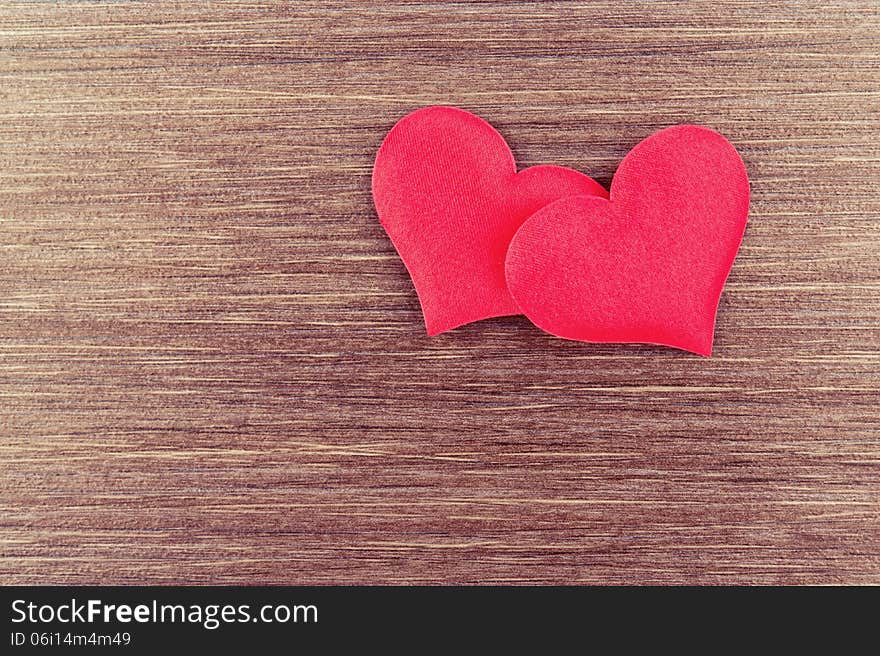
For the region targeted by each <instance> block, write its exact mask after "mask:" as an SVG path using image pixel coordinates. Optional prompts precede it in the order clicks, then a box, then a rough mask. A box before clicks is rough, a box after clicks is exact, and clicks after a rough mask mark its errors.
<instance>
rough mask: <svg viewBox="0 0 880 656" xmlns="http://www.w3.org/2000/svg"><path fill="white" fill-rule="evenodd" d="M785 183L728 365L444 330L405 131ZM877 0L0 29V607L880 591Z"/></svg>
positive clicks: (737, 311)
mask: <svg viewBox="0 0 880 656" xmlns="http://www.w3.org/2000/svg"><path fill="white" fill-rule="evenodd" d="M428 104H451V105H457V106H460V107H463V108H466V109H468V110H471V111H473V112H476V113H478V114H479V115H481V116H483V117H484V118H486V119H487V120H489V121H491V122H492V123H493V124H494V125H495V126H497V128H498V129H499V130H500V131H501V132H502V134H503V135H504V136H505V137H506V138H507V140H508V141H509V143H510V144H511V147H512V148H513V150H514V153H515V155H516V157H517V160H518V163H519V164H520V166H523V167H525V166H530V165H534V164H541V163H556V164H562V165H565V166H570V167H573V168H577V169H579V170H582V171H584V172H586V173H588V174H590V175H593V176H594V177H596V178H597V179H598V180H600V181H601V182H603V183H605V184H607V183H608V182H610V180H611V177H612V175H613V173H614V170H615V167H616V166H617V164H618V162H619V161H620V159H621V158H622V157H623V155H624V154H625V153H626V152H627V151H628V150H629V149H630V148H631V147H632V146H633V145H634V144H635V143H637V142H638V141H639V140H641V139H642V138H644V137H645V136H647V135H648V134H650V133H651V132H653V131H655V130H657V129H659V128H662V127H665V126H667V125H670V124H674V123H681V122H696V123H700V124H703V125H707V126H710V127H712V128H714V129H716V130H718V131H720V132H721V133H723V134H724V135H725V136H727V137H728V138H729V139H730V140H731V141H732V142H733V143H734V144H735V145H736V146H737V148H738V149H739V150H740V152H741V153H742V155H743V157H744V159H745V162H746V165H747V168H748V170H749V173H750V176H751V179H752V185H753V187H752V188H753V202H752V211H751V222H750V225H749V228H748V230H747V232H746V237H745V241H744V243H743V247H742V250H741V252H740V255H739V258H738V259H737V262H736V264H735V265H734V268H733V272H732V275H731V278H730V280H729V283H728V285H727V288H726V291H725V293H724V296H723V298H722V302H721V308H720V312H719V317H718V327H717V334H716V347H715V355H714V356H713V357H712V358H711V359H704V358H700V357H696V356H692V355H689V354H686V353H682V352H678V351H675V350H672V349H668V348H660V347H649V346H633V345H630V346H620V345H617V346H615V345H587V344H577V343H572V342H566V341H563V340H559V339H555V338H552V337H550V336H547V335H544V334H542V333H541V332H539V331H538V330H537V329H535V328H533V327H532V326H531V325H530V324H529V323H528V321H526V320H525V319H523V318H505V319H496V320H491V321H486V322H481V323H478V324H473V325H470V326H467V327H464V328H461V329H459V330H455V331H453V332H451V333H448V334H445V335H442V336H440V337H436V338H428V337H426V336H425V335H424V331H423V327H422V322H421V315H420V312H419V306H418V301H417V299H416V296H415V293H414V291H413V289H412V286H411V283H410V281H409V279H408V277H407V275H406V271H405V269H404V267H403V265H402V264H401V262H400V260H399V259H398V258H397V257H396V255H395V253H394V251H393V249H392V246H391V244H390V242H389V240H388V239H387V237H386V236H385V234H384V233H383V231H382V230H381V228H380V226H379V224H378V221H377V218H376V216H375V212H374V210H373V206H372V201H371V197H370V173H371V167H372V161H373V156H374V154H375V151H376V149H377V147H378V146H379V144H380V142H381V140H382V138H383V136H384V134H385V133H386V132H387V130H388V129H389V128H390V127H391V126H392V125H393V124H394V122H395V121H396V120H397V119H398V118H400V117H401V116H403V115H404V114H406V113H407V112H409V111H411V110H413V109H415V108H418V107H420V106H424V105H428ZM878 189H880V6H878V4H877V2H875V1H873V0H864V1H853V2H810V1H804V2H784V3H777V4H775V5H774V4H768V3H766V2H763V1H758V0H754V1H752V0H738V1H735V2H722V3H718V2H673V1H671V0H666V1H663V2H650V3H649V2H645V3H624V4H621V3H618V2H610V1H607V2H606V1H602V2H547V3H543V2H542V3H515V2H489V3H445V2H434V3H432V2H408V3H399V4H396V3H390V2H377V3H375V4H361V5H359V6H357V7H354V6H351V5H350V4H347V3H340V2H296V3H290V4H286V3H257V2H245V1H239V2H229V3H187V2H166V3H158V2H150V3H143V4H141V3H132V2H113V3H99V2H57V3H55V2H53V3H42V2H38V3H32V2H20V3H8V2H6V3H2V5H0V399H2V402H0V438H2V441H0V581H2V582H3V583H19V584H27V583H44V584H45V583H54V584H61V583H105V584H115V583H218V584H219V583H253V584H258V583H286V584H309V583H322V584H323V583H502V582H524V583H624V582H625V583H873V584H880V391H878V389H880V318H878V317H880V273H878V263H877V262H878V254H880V192H878Z"/></svg>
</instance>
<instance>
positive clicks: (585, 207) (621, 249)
mask: <svg viewBox="0 0 880 656" xmlns="http://www.w3.org/2000/svg"><path fill="white" fill-rule="evenodd" d="M373 198H374V200H375V203H376V210H377V212H378V214H379V219H380V221H381V222H382V225H383V226H384V228H385V230H386V231H387V232H388V235H389V236H390V237H391V241H392V242H393V243H394V246H395V247H396V248H397V251H398V253H400V256H401V258H402V259H403V262H404V264H405V265H406V267H407V269H408V270H409V273H410V275H411V277H412V280H413V283H414V284H415V288H416V291H417V293H418V295H419V300H420V301H421V305H422V311H423V313H424V316H425V325H426V327H427V330H428V334H430V335H436V334H438V333H442V332H444V331H447V330H451V329H453V328H456V327H458V326H461V325H463V324H466V323H470V322H472V321H478V320H480V319H487V318H489V317H497V316H504V315H511V314H520V313H522V314H525V315H526V316H527V317H528V318H529V319H530V320H531V321H532V322H533V323H534V324H535V325H536V326H538V327H539V328H541V329H543V330H545V331H547V332H549V333H551V334H553V335H557V336H559V337H564V338H567V339H574V340H580V341H587V342H642V343H651V344H663V345H667V346H673V347H676V348H680V349H684V350H687V351H692V352H694V353H699V354H702V355H706V356H708V355H711V352H712V340H713V334H714V329H715V313H716V311H717V307H718V300H719V298H720V296H721V290H722V288H723V287H724V283H725V281H726V279H727V275H728V273H729V272H730V267H731V266H732V265H733V260H734V258H735V257H736V253H737V250H738V249H739V245H740V242H741V241H742V236H743V232H744V231H745V226H746V220H747V217H748V208H749V182H748V178H747V176H746V171H745V166H744V165H743V162H742V159H741V158H740V156H739V155H738V154H737V152H736V150H735V149H734V148H733V146H732V145H731V144H730V143H728V141H727V140H726V139H724V137H722V136H721V135H719V134H717V133H715V132H713V131H712V130H708V129H706V128H702V127H697V126H693V125H679V126H675V127H671V128H667V129H665V130H661V131H660V132H657V133H656V134H654V135H652V136H650V137H648V138H647V139H645V140H644V141H642V142H641V143H639V144H638V145H637V146H636V147H635V148H633V150H632V151H631V152H630V153H629V154H628V155H627V156H626V157H625V158H624V159H623V162H621V164H620V166H619V168H618V169H617V172H616V173H615V175H614V180H613V182H612V183H611V193H610V194H609V193H607V192H606V191H605V189H603V188H602V187H601V186H600V185H599V184H598V183H596V182H595V181H593V180H592V179H591V178H589V177H587V176H585V175H583V174H582V173H578V172H577V171H574V170H571V169H568V168H564V167H561V166H534V167H531V168H527V169H525V170H523V171H520V172H519V173H517V171H516V164H515V162H514V159H513V154H512V153H511V151H510V148H509V147H508V146H507V143H506V142H505V141H504V139H503V138H502V137H501V135H500V134H498V132H496V131H495V129H494V128H492V126H491V125H489V124H488V123H486V122H485V121H483V120H482V119H480V118H478V117H476V116H474V115H473V114H470V113H468V112H465V111H463V110H460V109H455V108H452V107H427V108H425V109H420V110H418V111H416V112H413V113H412V114H409V115H408V116H406V117H404V118H403V119H401V120H400V122H398V123H397V125H395V126H394V128H393V129H392V130H391V131H390V132H389V133H388V136H387V137H386V138H385V141H384V142H383V143H382V147H381V148H380V149H379V153H378V155H377V156H376V164H375V168H374V170H373Z"/></svg>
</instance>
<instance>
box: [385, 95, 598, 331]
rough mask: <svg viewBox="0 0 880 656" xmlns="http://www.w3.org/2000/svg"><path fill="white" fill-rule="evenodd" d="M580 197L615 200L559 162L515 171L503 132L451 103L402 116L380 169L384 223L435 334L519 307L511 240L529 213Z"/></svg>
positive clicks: (516, 310) (429, 328)
mask: <svg viewBox="0 0 880 656" xmlns="http://www.w3.org/2000/svg"><path fill="white" fill-rule="evenodd" d="M578 194H589V195H594V196H600V197H607V193H606V191H605V190H604V189H603V188H602V187H601V186H600V185H599V184H597V183H596V182H594V181H593V180H592V179H590V178H589V177H587V176H586V175H583V174H582V173H578V172H577V171H573V170H571V169H568V168H564V167H561V166H535V167H531V168H527V169H525V170H523V171H521V172H519V173H517V172H516V164H515V162H514V158H513V153H512V152H511V151H510V148H509V147H508V146H507V143H506V142H505V141H504V139H503V138H502V137H501V135H500V134H498V132H496V131H495V129H494V128H492V126H491V125H489V124H488V123H486V122H485V121H483V120H482V119H480V118H478V117H477V116H474V115H473V114H470V113H468V112H466V111H463V110H461V109H455V108H452V107H427V108H425V109H420V110H418V111H416V112H413V113H412V114H409V115H407V116H405V117H404V118H402V119H401V120H400V121H399V122H398V123H397V125H395V126H394V128H392V130H391V131H390V132H389V133H388V135H387V136H386V137H385V141H384V142H383V143H382V147H381V148H380V149H379V152H378V154H377V155H376V164H375V167H374V168H373V199H374V201H375V204H376V211H377V212H378V214H379V220H380V221H381V223H382V226H383V227H384V228H385V230H386V232H387V233H388V236H389V237H391V241H392V242H393V243H394V246H395V248H396V249H397V252H398V253H399V254H400V257H401V258H402V259H403V262H404V264H405V265H406V267H407V269H408V270H409V273H410V276H411V277H412V280H413V283H414V285H415V288H416V292H417V293H418V296H419V301H420V302H421V305H422V312H423V314H424V317H425V326H426V328H427V331H428V334H429V335H436V334H439V333H442V332H444V331H447V330H451V329H453V328H456V327H458V326H461V325H463V324H466V323H470V322H472V321H478V320H480V319H487V318H489V317H497V316H504V315H509V314H519V312H520V310H519V308H518V307H517V304H516V303H515V302H514V300H513V299H512V298H511V296H510V293H509V292H508V290H507V283H506V281H505V277H504V261H505V256H506V254H507V247H508V245H509V244H510V240H511V238H512V237H513V235H514V233H515V232H516V230H517V228H519V227H520V225H521V224H522V223H523V221H525V219H526V218H527V217H528V216H530V215H531V214H533V213H534V212H536V211H537V210H539V209H541V208H542V207H544V206H546V205H547V204H548V203H551V202H553V201H555V200H558V199H560V198H565V197H567V196H572V195H578Z"/></svg>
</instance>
